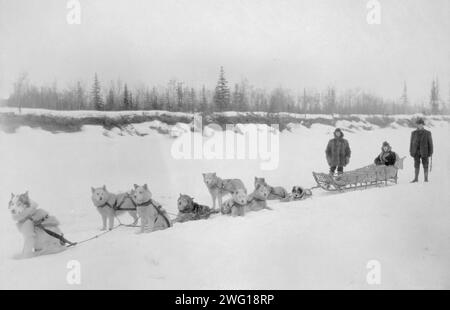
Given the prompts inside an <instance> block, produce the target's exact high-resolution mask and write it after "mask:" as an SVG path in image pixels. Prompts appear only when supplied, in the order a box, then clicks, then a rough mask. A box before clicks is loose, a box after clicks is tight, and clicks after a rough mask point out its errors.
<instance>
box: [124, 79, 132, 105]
mask: <svg viewBox="0 0 450 310" xmlns="http://www.w3.org/2000/svg"><path fill="white" fill-rule="evenodd" d="M123 109H124V110H130V109H131V102H130V94H129V92H128V86H127V84H125V87H124V89H123Z"/></svg>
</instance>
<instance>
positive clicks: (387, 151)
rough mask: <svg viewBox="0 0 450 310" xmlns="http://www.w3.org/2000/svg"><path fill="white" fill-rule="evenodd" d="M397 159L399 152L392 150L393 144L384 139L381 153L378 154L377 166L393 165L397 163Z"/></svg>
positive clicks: (375, 161)
mask: <svg viewBox="0 0 450 310" xmlns="http://www.w3.org/2000/svg"><path fill="white" fill-rule="evenodd" d="M396 159H397V154H395V152H393V151H392V148H391V146H390V145H389V143H388V142H386V141H384V142H383V145H382V146H381V153H380V155H378V156H377V157H376V158H375V160H374V163H375V165H377V166H381V165H385V166H393V165H394V164H395V161H396Z"/></svg>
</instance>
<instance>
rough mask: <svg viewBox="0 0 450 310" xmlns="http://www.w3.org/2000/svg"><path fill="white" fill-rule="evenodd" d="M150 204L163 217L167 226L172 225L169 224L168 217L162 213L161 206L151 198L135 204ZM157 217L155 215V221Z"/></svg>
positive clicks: (143, 205)
mask: <svg viewBox="0 0 450 310" xmlns="http://www.w3.org/2000/svg"><path fill="white" fill-rule="evenodd" d="M150 205H151V206H152V207H153V208H155V210H156V212H158V214H159V215H161V216H162V217H163V219H164V221H165V222H166V224H167V226H168V227H171V226H172V225H171V224H170V221H169V219H168V218H167V217H166V215H165V214H164V212H162V211H161V207H159V206H157V205H156V204H154V203H153V199H151V198H150V200H149V201H147V202H144V203H140V204H136V206H137V207H148V206H150ZM157 219H158V217H156V219H155V223H156V220H157Z"/></svg>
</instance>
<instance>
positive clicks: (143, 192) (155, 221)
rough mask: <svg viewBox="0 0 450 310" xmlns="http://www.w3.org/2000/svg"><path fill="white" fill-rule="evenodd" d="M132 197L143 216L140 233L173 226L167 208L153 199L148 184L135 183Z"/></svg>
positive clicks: (139, 213) (140, 214)
mask: <svg viewBox="0 0 450 310" xmlns="http://www.w3.org/2000/svg"><path fill="white" fill-rule="evenodd" d="M131 198H132V199H133V202H134V203H135V205H136V207H137V212H138V215H139V217H140V218H141V228H140V230H139V231H138V233H143V232H152V231H156V230H162V229H166V228H168V227H170V226H172V223H171V221H170V218H169V216H168V215H167V212H166V210H164V209H163V208H162V206H161V204H159V203H158V202H157V201H155V200H153V199H152V193H151V192H150V190H149V189H148V186H147V184H144V185H143V186H139V185H137V184H134V190H133V191H132V193H131Z"/></svg>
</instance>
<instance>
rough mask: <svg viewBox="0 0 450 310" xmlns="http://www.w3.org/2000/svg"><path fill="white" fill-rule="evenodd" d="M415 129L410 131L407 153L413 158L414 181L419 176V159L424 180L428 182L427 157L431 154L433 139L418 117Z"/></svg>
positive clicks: (413, 181) (414, 181)
mask: <svg viewBox="0 0 450 310" xmlns="http://www.w3.org/2000/svg"><path fill="white" fill-rule="evenodd" d="M416 124H417V129H416V130H414V131H413V132H412V133H411V143H410V146H409V154H410V155H411V157H413V158H414V180H412V181H411V183H416V182H417V181H418V178H419V171H420V161H422V165H423V174H424V180H425V182H428V158H429V157H431V156H432V155H433V139H432V137H431V132H429V131H428V130H426V129H425V128H424V125H425V122H424V120H423V119H421V118H419V119H418V120H417V121H416Z"/></svg>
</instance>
